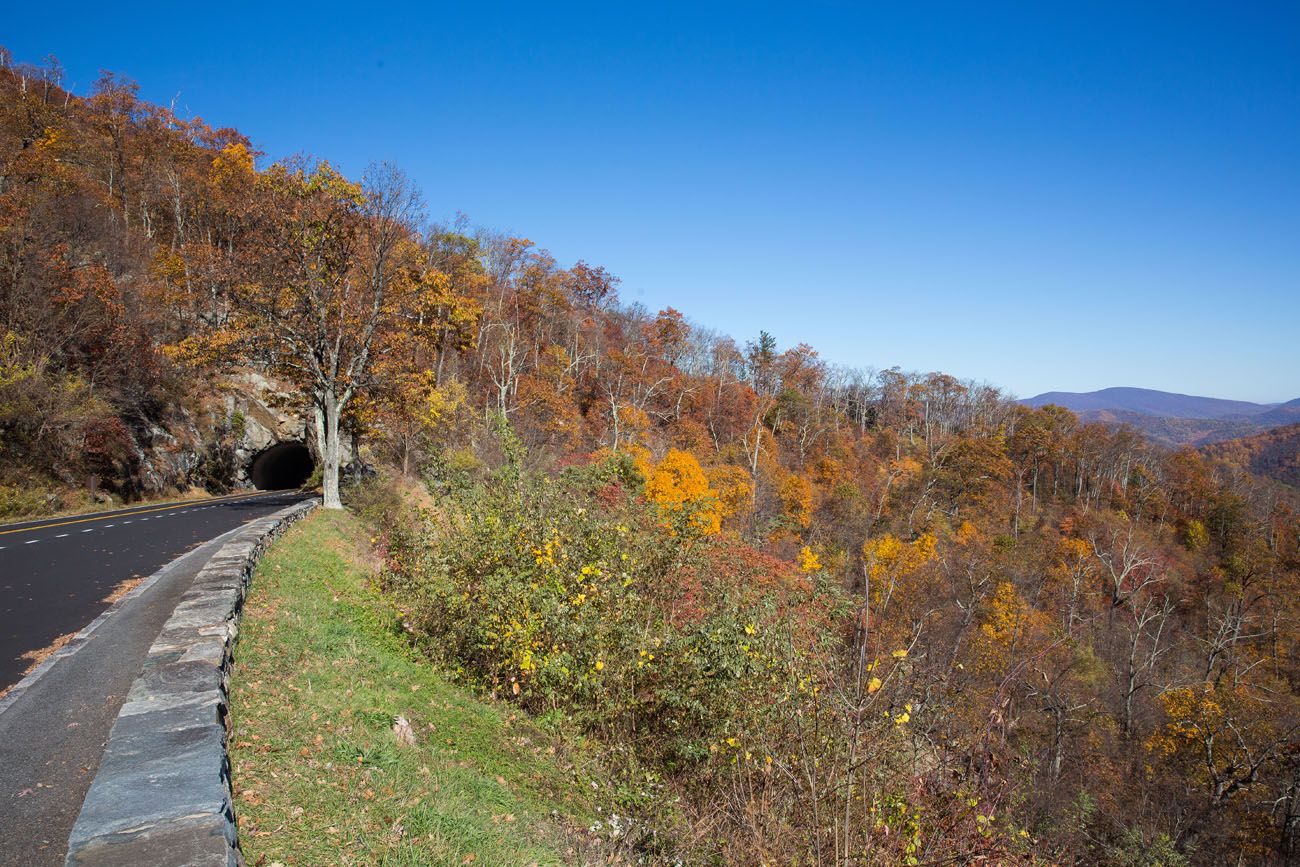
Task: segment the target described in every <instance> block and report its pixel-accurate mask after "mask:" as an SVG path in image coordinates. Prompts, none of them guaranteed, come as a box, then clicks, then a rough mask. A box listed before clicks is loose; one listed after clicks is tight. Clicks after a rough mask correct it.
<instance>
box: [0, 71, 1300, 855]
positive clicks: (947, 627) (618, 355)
mask: <svg viewBox="0 0 1300 867" xmlns="http://www.w3.org/2000/svg"><path fill="white" fill-rule="evenodd" d="M0 66H2V67H3V68H0V353H2V354H0V437H2V439H0V444H2V445H0V447H2V450H0V483H2V484H3V485H4V486H5V487H4V489H3V491H4V496H5V497H7V498H9V499H11V500H20V499H21V498H22V497H23V496H25V492H27V491H29V490H31V489H33V488H40V487H46V488H51V489H53V488H55V487H59V486H63V487H78V486H84V485H85V484H86V483H87V480H88V479H96V480H98V483H99V484H103V485H106V486H109V487H112V488H114V489H116V490H119V491H123V492H128V493H129V492H131V491H135V490H138V489H140V488H141V487H142V486H144V485H145V484H146V483H148V484H180V483H185V482H189V481H195V480H201V478H200V477H201V475H202V473H203V472H204V470H203V467H202V466H200V465H196V466H192V467H188V468H187V467H185V466H183V465H178V466H177V467H176V468H175V470H174V477H172V478H167V479H156V480H152V481H150V480H149V479H146V475H147V474H146V472H145V469H144V468H145V466H146V464H147V465H148V466H150V467H152V466H154V465H153V464H148V458H147V453H148V452H150V451H155V452H156V451H157V450H159V449H160V448H163V449H165V448H168V447H170V448H173V449H180V448H182V446H183V445H184V443H183V440H184V438H185V437H186V436H190V437H193V438H197V439H199V440H201V442H199V443H197V444H195V446H194V448H197V449H199V450H203V449H208V448H211V447H212V446H213V445H214V444H217V443H218V442H219V440H220V438H221V437H222V436H224V433H223V431H226V430H228V429H229V427H230V426H231V425H232V424H235V420H234V419H230V418H224V417H222V416H221V409H220V407H221V404H220V403H219V402H218V401H215V400H212V399H211V396H212V395H213V394H214V393H215V392H216V391H218V390H219V389H220V388H222V387H223V386H222V385H221V383H222V377H223V376H225V375H226V374H227V373H229V372H232V371H235V370H238V369H241V368H242V369H247V368H253V369H257V370H260V371H263V372H265V373H266V374H267V375H269V376H272V377H275V378H277V379H278V380H280V381H282V382H284V383H285V384H286V387H287V388H291V389H296V390H297V393H299V394H301V396H302V397H301V402H300V404H299V405H297V406H296V407H295V409H296V410H297V411H301V412H304V413H307V414H311V413H316V423H317V426H316V428H315V429H316V430H317V431H318V433H319V436H320V441H318V443H317V445H318V447H320V446H321V444H322V443H324V440H325V439H326V438H328V436H329V431H328V423H327V419H326V418H325V415H326V414H325V412H324V409H323V407H324V405H325V404H327V403H329V401H333V402H334V404H333V406H334V409H335V410H337V411H338V412H339V415H340V424H341V427H342V430H341V436H343V437H344V438H346V439H348V440H350V441H353V442H355V443H356V444H357V449H358V454H359V456H360V458H361V459H362V461H363V462H364V463H366V464H367V465H368V467H369V468H370V469H372V470H374V471H375V473H377V475H378V477H379V480H378V481H373V480H372V481H371V482H368V483H366V484H364V485H359V486H354V487H353V488H352V494H353V496H354V497H355V502H356V503H357V504H358V505H359V506H360V507H363V508H364V511H365V513H366V514H370V515H376V514H377V515H382V516H383V517H384V520H383V523H382V524H381V525H380V526H381V527H382V529H381V530H380V531H377V533H376V536H377V538H378V543H379V544H380V545H381V546H382V547H383V549H384V551H385V552H386V558H387V564H386V565H387V571H386V573H385V578H384V585H385V590H386V592H388V593H390V594H391V595H392V597H393V598H394V599H395V600H397V601H398V602H399V604H401V605H402V606H403V610H404V611H406V612H407V614H406V618H407V619H406V622H405V627H406V629H407V631H408V632H409V633H410V634H411V635H412V638H413V640H414V641H415V642H416V643H417V644H419V645H420V646H421V647H423V648H425V649H426V650H427V651H428V653H429V656H430V660H431V664H438V665H441V666H443V667H444V668H445V669H446V670H447V671H448V672H450V673H452V674H454V676H457V677H459V678H462V679H463V680H465V681H466V682H468V683H470V684H472V685H473V686H476V687H479V688H481V689H483V690H484V691H485V692H489V693H491V694H493V695H495V696H496V697H497V698H498V699H499V700H501V701H506V702H513V703H516V704H517V705H519V707H520V708H521V709H523V710H525V711H528V712H530V713H532V714H534V715H536V716H537V717H538V718H540V719H541V720H543V721H544V722H546V724H548V725H554V726H556V727H558V728H562V729H568V728H572V729H576V730H577V731H579V732H580V733H582V734H583V735H585V736H587V737H591V738H595V739H598V740H599V741H600V742H602V743H603V744H605V745H606V746H607V747H608V750H607V752H608V755H609V757H610V763H611V767H612V768H613V772H614V773H615V774H616V779H613V780H611V781H610V784H609V788H608V799H609V803H608V808H609V810H610V811H611V812H614V813H617V816H615V817H614V818H613V819H611V822H610V824H609V826H608V827H603V828H602V833H604V834H606V835H607V836H608V838H609V841H610V846H611V847H612V848H613V849H614V850H615V851H616V854H617V856H618V857H621V858H625V859H627V860H640V861H643V862H648V863H672V862H673V861H674V860H676V859H680V860H681V861H683V862H685V863H736V864H761V863H801V864H850V863H852V864H858V863H873V864H922V863H925V864H936V863H969V862H973V861H975V860H976V859H979V858H983V859H985V863H1072V864H1115V865H1133V864H1164V865H1172V864H1184V863H1186V864H1206V865H1211V864H1225V863H1234V864H1235V863H1263V864H1269V863H1272V864H1283V863H1293V862H1294V859H1295V858H1296V856H1297V852H1298V851H1300V702H1298V701H1297V685H1298V684H1297V679H1298V678H1300V646H1298V644H1300V622H1298V621H1297V614H1300V612H1298V611H1297V607H1298V606H1300V539H1298V538H1297V534H1298V525H1297V516H1296V511H1295V504H1294V502H1293V501H1289V500H1286V499H1284V498H1281V497H1279V495H1278V494H1276V493H1275V489H1274V488H1271V487H1270V488H1267V489H1266V488H1261V487H1260V486H1259V485H1258V484H1257V483H1256V482H1255V481H1254V480H1253V479H1252V478H1251V477H1250V476H1249V475H1248V474H1246V473H1243V472H1240V471H1238V470H1235V469H1232V468H1229V467H1227V466H1225V465H1223V464H1220V463H1216V462H1213V461H1210V460H1208V459H1207V458H1206V457H1205V456H1203V455H1202V454H1200V453H1198V452H1195V451H1192V450H1182V451H1176V452H1171V451H1167V450H1165V449H1163V448H1160V447H1157V446H1154V445H1152V444H1150V443H1148V442H1147V441H1145V440H1144V439H1142V438H1141V437H1140V436H1138V435H1137V434H1135V433H1133V432H1131V431H1126V430H1110V429H1108V428H1106V427H1105V426H1102V425H1096V424H1081V423H1080V422H1079V421H1078V419H1077V418H1076V417H1075V416H1074V415H1073V414H1072V413H1070V412H1069V411H1066V410H1063V409H1060V408H1058V407H1055V406H1044V407H1041V408H1029V407H1025V406H1020V405H1018V404H1017V403H1015V402H1014V401H1012V400H1010V399H1008V398H1007V397H1006V396H1005V395H1003V394H1002V393H1000V392H999V391H998V390H997V389H995V388H991V387H988V386H983V385H975V384H971V383H966V382H960V381H958V380H956V379H954V378H953V377H950V376H946V375H943V374H941V373H924V374H912V373H906V372H903V371H900V370H898V369H889V370H883V371H861V370H852V369H844V368H839V367H835V366H832V365H829V364H827V363H825V362H824V361H823V360H821V359H820V358H819V356H818V354H817V351H816V350H815V349H814V348H813V347H811V346H809V345H807V344H804V343H798V344H796V345H793V346H782V345H780V344H779V343H778V341H777V339H776V338H774V337H773V336H772V335H770V334H768V333H761V334H759V335H755V336H753V338H752V339H750V340H741V341H737V340H735V339H733V338H731V337H727V336H725V335H721V334H717V333H714V332H711V331H708V330H706V329H703V328H700V327H697V326H695V325H694V324H692V323H691V322H690V321H688V320H687V319H686V318H685V317H684V316H683V315H682V314H680V313H679V312H677V311H676V310H673V309H672V308H667V309H664V310H661V311H658V312H651V311H647V310H644V309H641V308H639V307H638V306H636V305H634V304H626V303H623V302H621V301H620V299H619V297H618V293H617V285H618V281H617V280H616V279H615V278H614V277H613V276H612V275H610V274H609V273H607V272H606V271H605V270H604V269H602V268H600V267H594V266H590V265H587V264H584V263H583V262H578V263H576V264H573V265H571V266H565V265H564V264H562V263H560V262H557V261H556V260H555V258H554V257H552V256H551V255H549V254H548V253H547V252H546V251H545V250H544V249H542V248H540V247H538V246H537V245H535V244H534V243H532V242H531V241H529V240H527V239H524V238H520V237H510V236H504V235H500V234H496V233H493V232H491V231H486V230H480V229H474V228H472V227H470V226H468V225H461V224H456V225H442V226H437V225H435V226H428V225H426V224H425V223H424V221H423V219H422V217H421V213H420V209H419V207H418V199H417V197H416V196H415V195H414V191H413V190H412V189H411V186H410V184H409V182H407V181H406V180H405V179H403V178H402V177H401V175H400V173H399V172H396V171H395V170H393V169H391V168H386V167H380V168H379V169H377V170H375V171H372V172H371V173H369V174H367V176H366V177H365V178H361V179H357V180H353V179H348V178H345V177H343V176H342V175H340V174H339V173H338V172H337V171H335V170H334V169H333V168H331V167H330V166H329V164H328V163H325V162H319V161H314V160H309V159H295V160H289V161H285V162H281V163H276V164H271V165H267V164H266V163H265V161H264V160H260V159H259V155H258V154H256V153H254V152H253V151H252V150H251V149H250V145H249V142H248V140H247V139H246V138H245V137H244V136H243V135H241V134H240V133H237V132H235V131H232V130H214V129H211V128H209V127H208V126H207V125H205V124H204V123H203V122H202V121H200V120H198V119H193V118H190V119H186V118H179V117H177V116H176V115H175V114H174V113H173V112H171V111H170V110H168V109H166V108H163V107H159V106H154V105H150V104H147V103H144V102H141V101H140V100H139V99H138V97H137V94H136V89H135V87H134V86H133V85H132V84H130V83H129V82H127V81H125V80H123V79H121V78H118V77H114V76H105V77H104V78H103V79H102V80H101V81H100V82H99V84H98V85H97V86H96V87H95V88H94V91H93V93H92V94H91V95H90V96H88V97H84V98H83V97H79V96H74V95H72V94H70V93H68V92H66V91H64V90H62V89H61V87H60V84H59V73H58V70H57V66H54V65H47V66H45V67H41V68H29V67H25V66H20V65H14V64H13V63H12V62H10V61H9V59H8V58H7V56H4V58H3V62H2V63H0ZM303 144H304V145H310V144H311V143H310V142H304V143H303ZM436 204H437V208H438V209H439V210H451V209H454V207H455V204H456V203H442V202H439V203H436ZM665 255H671V251H665ZM317 328H320V329H323V331H324V333H327V334H337V335H339V339H338V340H337V341H329V342H327V344H319V343H314V342H312V341H314V340H316V338H315V337H309V332H310V331H311V330H312V329H317ZM1084 362H1085V363H1086V360H1084ZM168 443H171V445H170V446H168V445H166V444H168ZM150 472H155V473H156V471H155V470H150ZM358 475H360V474H358ZM150 478H152V477H150ZM309 818H310V817H304V821H307V820H308V819H309Z"/></svg>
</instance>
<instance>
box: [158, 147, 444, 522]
mask: <svg viewBox="0 0 1300 867" xmlns="http://www.w3.org/2000/svg"><path fill="white" fill-rule="evenodd" d="M257 185H258V192H259V206H260V210H259V214H258V215H257V217H256V222H255V225H254V230H253V240H252V242H251V243H250V249H249V250H248V251H247V256H248V259H249V261H248V262H247V267H248V274H249V277H250V279H247V280H246V281H244V282H241V283H239V284H237V285H236V286H234V287H232V288H231V294H230V297H229V305H230V310H231V314H230V317H229V319H228V320H227V321H226V322H225V323H223V324H222V326H221V327H218V328H214V329H210V330H207V331H204V332H200V333H198V334H196V335H194V336H192V337H191V338H188V339H187V340H186V341H184V342H183V343H182V344H181V346H180V347H179V348H178V354H179V355H182V356H190V357H193V356H196V355H197V356H205V355H206V356H208V357H209V358H211V357H214V356H220V357H222V358H224V359H226V360H230V359H240V358H243V359H247V360H249V361H255V362H258V363H261V364H264V365H266V367H267V368H268V369H269V370H271V371H272V372H273V373H275V374H276V375H277V376H279V377H282V378H283V379H284V380H285V381H287V382H291V383H294V384H295V385H297V386H298V387H299V388H301V389H302V390H303V392H304V393H305V394H306V395H307V397H308V401H309V406H310V411H311V417H312V422H313V427H314V432H315V438H316V445H317V451H318V453H319V455H320V459H321V465H322V478H323V485H324V501H325V506H326V507H327V508H333V509H337V508H342V502H341V500H340V498H339V474H340V464H341V462H342V443H341V439H340V424H341V421H342V418H343V414H344V412H345V411H346V410H347V409H348V406H349V404H351V402H352V400H353V398H354V397H355V396H356V395H357V394H358V392H359V391H360V390H361V389H364V388H366V387H367V385H368V384H369V374H370V365H371V362H372V360H373V357H374V355H375V341H376V338H377V336H378V335H379V333H380V331H381V327H382V326H383V325H384V323H385V321H386V320H387V318H388V317H389V316H390V315H391V312H392V310H393V308H394V305H395V301H396V298H395V297H394V296H395V295H396V294H400V293H402V292H404V291H406V290H407V289H408V287H409V275H407V274H406V273H405V272H404V271H403V269H402V268H401V267H400V266H399V261H398V259H399V253H400V251H401V249H402V243H403V242H404V241H406V240H408V239H409V238H410V236H411V232H412V223H413V222H414V220H415V219H416V217H417V216H418V213H419V207H420V202H419V197H418V195H417V194H416V193H415V191H414V189H413V188H412V187H411V185H410V183H409V182H408V181H407V179H406V178H405V176H404V175H402V174H401V172H399V171H398V170H396V169H394V168H392V167H391V166H378V167H374V168H372V169H371V170H370V171H369V172H368V173H367V175H366V177H365V179H364V180H363V182H362V183H361V184H356V183H353V182H351V181H349V180H347V179H346V178H344V177H343V176H342V175H341V174H339V173H338V172H337V171H336V170H335V169H334V168H333V167H332V166H330V165H329V164H328V163H325V162H319V163H317V162H311V161H309V160H304V159H295V160H290V161H287V162H283V163H277V164H276V165H274V166H272V167H271V168H270V169H268V170H267V171H266V172H264V173H262V174H261V175H260V176H259V177H258V178H257Z"/></svg>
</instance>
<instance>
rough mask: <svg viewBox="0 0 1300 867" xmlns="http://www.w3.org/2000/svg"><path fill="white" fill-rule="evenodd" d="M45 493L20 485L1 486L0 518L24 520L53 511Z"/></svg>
mask: <svg viewBox="0 0 1300 867" xmlns="http://www.w3.org/2000/svg"><path fill="white" fill-rule="evenodd" d="M49 501H50V498H49V496H48V495H47V494H46V492H45V491H42V490H39V489H36V488H26V487H21V486H19V485H0V518H24V517H27V516H29V515H40V514H44V513H46V512H49V511H50V510H51V506H50V502H49Z"/></svg>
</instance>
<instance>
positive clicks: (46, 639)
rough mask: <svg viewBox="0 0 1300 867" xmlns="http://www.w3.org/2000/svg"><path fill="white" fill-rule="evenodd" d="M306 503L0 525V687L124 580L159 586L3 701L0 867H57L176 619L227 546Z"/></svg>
mask: <svg viewBox="0 0 1300 867" xmlns="http://www.w3.org/2000/svg"><path fill="white" fill-rule="evenodd" d="M300 499H301V496H300V495H298V494H296V493H291V492H270V493H267V492H259V493H256V494H252V495H247V494H241V495H237V496H232V497H226V498H219V499H216V500H203V501H198V502H191V503H174V504H170V505H152V506H141V507H137V508H133V509H122V510H119V511H115V512H107V513H101V514H96V515H81V516H75V517H69V518H61V519H51V520H48V521H34V522H30V523H27V524H22V525H14V524H11V525H6V526H0V648H3V659H2V660H0V689H3V688H4V687H6V686H10V685H12V684H13V683H14V682H15V681H18V680H19V678H20V677H21V674H22V671H23V670H24V669H25V668H26V667H27V666H28V665H29V662H28V661H27V660H25V659H22V658H21V655H22V654H23V653H25V652H28V651H30V650H36V649H39V648H43V647H46V646H48V645H49V644H50V643H51V642H52V641H53V640H54V638H56V637H58V636H60V635H66V634H68V633H76V632H78V631H80V630H83V629H84V628H85V627H86V626H87V624H89V623H91V622H92V621H94V620H95V618H96V617H97V616H98V615H100V614H101V613H102V612H103V611H104V610H105V609H107V608H108V605H107V604H105V603H103V602H102V601H101V600H102V599H103V598H104V597H105V596H107V595H108V594H109V593H110V592H111V591H112V590H113V589H114V588H115V587H118V586H119V585H120V582H122V581H123V580H129V579H131V578H135V577H142V576H150V575H155V574H156V575H157V578H156V579H151V580H150V581H149V582H146V584H144V585H142V586H141V589H140V591H138V592H137V594H135V595H134V596H132V597H130V598H128V599H127V600H124V601H123V603H122V604H121V605H120V606H119V607H118V608H116V609H115V610H114V611H113V613H112V614H111V615H110V616H108V617H106V618H105V619H103V620H101V621H99V622H98V623H96V625H95V627H94V629H93V631H92V632H90V633H89V634H88V635H82V636H80V637H79V638H78V639H77V642H74V644H73V645H71V646H69V647H68V649H67V650H65V651H64V653H63V655H61V656H60V657H59V658H58V659H57V660H56V661H55V662H54V663H53V664H52V665H50V666H48V667H46V669H45V670H44V671H42V672H40V673H39V674H38V676H36V677H35V678H34V679H29V680H28V681H25V682H24V683H23V684H22V685H21V686H19V687H18V688H17V689H16V690H14V691H13V692H12V693H11V694H10V695H9V696H8V697H6V698H0V865H3V867H8V865H23V867H41V865H51V867H54V865H61V864H62V863H63V853H64V850H65V848H66V844H67V840H68V834H69V833H70V832H71V830H72V825H73V823H74V822H75V821H76V818H77V813H78V812H79V811H80V809H81V802H82V800H83V799H84V798H85V794H86V790H87V789H88V788H89V786H90V782H91V780H93V779H94V776H95V771H96V769H97V768H98V766H99V760H100V757H101V755H102V752H103V748H104V742H105V741H106V740H107V739H108V732H109V729H110V728H111V727H112V725H113V721H114V720H115V719H116V717H117V712H118V710H119V709H120V707H121V704H122V701H123V700H124V699H125V697H126V692H127V690H128V689H129V688H130V686H131V683H132V682H133V681H134V680H135V678H136V676H137V675H138V674H139V673H140V666H141V665H142V663H143V660H144V656H145V654H146V653H147V651H148V649H149V646H150V645H151V644H152V643H153V641H154V639H155V638H156V637H157V636H158V632H159V631H160V630H161V629H162V625H163V623H165V622H166V620H167V618H168V617H169V616H170V615H171V612H172V609H173V608H175V607H176V603H177V602H178V601H179V600H180V597H181V596H182V595H183V594H184V593H185V591H186V590H188V589H189V586H190V584H191V583H193V579H194V576H195V575H196V574H198V572H199V570H200V569H201V568H202V567H203V564H204V563H206V562H207V560H208V559H209V558H210V557H211V556H212V554H214V553H215V552H216V551H217V549H218V548H220V546H221V544H222V542H223V541H224V540H225V537H226V536H228V535H230V534H231V532H233V531H234V530H236V529H238V528H239V527H240V526H242V525H243V524H244V523H246V522H247V521H251V520H253V519H254V518H259V517H261V516H263V515H267V514H270V513H271V512H274V511H277V510H279V509H282V508H285V507H286V506H288V505H291V504H293V503H294V502H297V501H298V500H300ZM187 552H188V553H187ZM164 567H165V568H164ZM160 569H161V571H160ZM69 651H70V652H69Z"/></svg>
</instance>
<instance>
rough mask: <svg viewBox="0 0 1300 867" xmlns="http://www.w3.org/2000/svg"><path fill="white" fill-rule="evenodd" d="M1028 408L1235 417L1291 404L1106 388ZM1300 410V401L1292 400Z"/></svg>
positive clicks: (1042, 400) (1059, 395)
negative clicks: (1050, 407) (1052, 407)
mask: <svg viewBox="0 0 1300 867" xmlns="http://www.w3.org/2000/svg"><path fill="white" fill-rule="evenodd" d="M1021 403H1024V404H1026V405H1028V406H1045V405H1046V404H1049V403H1054V404H1056V405H1057V406H1063V407H1065V408H1066V409H1069V410H1073V411H1074V412H1093V411H1098V410H1126V411H1128V412H1137V413H1142V414H1143V415H1160V416H1165V417H1167V418H1232V417H1234V416H1237V417H1242V416H1254V415H1262V414H1264V413H1266V412H1269V411H1270V410H1274V409H1277V408H1279V407H1283V406H1289V405H1290V404H1277V403H1252V402H1250V401H1248V400H1225V399H1223V398H1218V397H1200V396H1198V395H1194V394H1175V393H1173V392H1169V391H1156V390H1155V389H1151V388H1124V387H1121V388H1103V389H1101V390H1100V391H1085V392H1076V391H1048V392H1044V393H1043V394H1040V395H1037V396H1035V397H1031V398H1028V399H1026V400H1022V401H1021ZM1291 404H1295V405H1296V406H1297V411H1300V398H1297V399H1296V400H1293V401H1291Z"/></svg>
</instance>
